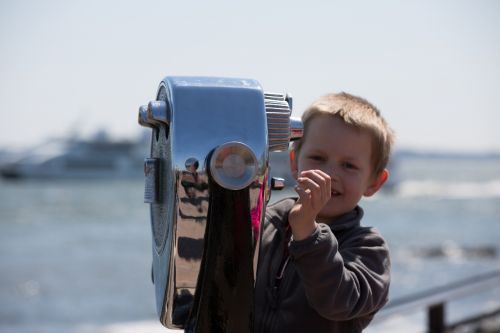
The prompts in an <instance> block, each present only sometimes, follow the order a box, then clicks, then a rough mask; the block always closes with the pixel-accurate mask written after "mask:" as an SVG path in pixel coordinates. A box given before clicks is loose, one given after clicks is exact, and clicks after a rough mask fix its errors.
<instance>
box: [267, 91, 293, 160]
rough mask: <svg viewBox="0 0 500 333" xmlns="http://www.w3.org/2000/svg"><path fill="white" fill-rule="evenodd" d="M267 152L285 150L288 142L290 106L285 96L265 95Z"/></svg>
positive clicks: (276, 94)
mask: <svg viewBox="0 0 500 333" xmlns="http://www.w3.org/2000/svg"><path fill="white" fill-rule="evenodd" d="M264 97H265V105H266V116H267V131H268V138H269V151H279V150H287V149H288V144H289V142H290V114H291V113H292V111H291V109H290V105H289V103H288V101H287V100H286V98H287V95H286V94H278V93H265V94H264ZM290 103H291V97H290Z"/></svg>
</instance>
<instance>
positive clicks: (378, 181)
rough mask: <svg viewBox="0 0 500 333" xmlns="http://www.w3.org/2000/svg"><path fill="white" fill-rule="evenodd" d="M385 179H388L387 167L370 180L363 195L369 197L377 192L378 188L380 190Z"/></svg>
mask: <svg viewBox="0 0 500 333" xmlns="http://www.w3.org/2000/svg"><path fill="white" fill-rule="evenodd" d="M387 179H389V171H388V170H387V169H384V171H382V172H381V173H380V174H379V175H378V176H377V177H376V178H375V179H373V180H372V182H371V184H370V185H369V186H368V188H367V189H366V191H365V193H363V195H364V196H365V197H371V196H372V195H374V194H375V193H377V192H378V190H380V188H381V187H382V185H384V183H385V182H386V181H387Z"/></svg>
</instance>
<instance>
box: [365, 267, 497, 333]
mask: <svg viewBox="0 0 500 333" xmlns="http://www.w3.org/2000/svg"><path fill="white" fill-rule="evenodd" d="M499 287H500V270H497V271H492V272H489V273H485V274H480V275H476V276H473V277H470V278H467V279H463V280H460V281H456V282H453V283H450V284H448V285H446V286H441V287H436V288H431V289H429V290H425V291H422V292H418V293H415V294H411V295H408V296H404V297H400V298H397V299H394V300H392V301H390V302H389V303H388V304H387V305H386V306H385V307H384V309H383V310H382V311H380V312H379V313H378V314H377V315H376V316H375V319H374V321H373V324H375V325H376V324H377V323H381V322H383V321H386V320H388V319H389V318H391V317H393V316H394V315H401V314H402V313H406V312H408V311H412V310H415V309H426V311H427V330H426V331H427V332H429V333H445V332H453V331H454V330H456V329H457V328H459V327H462V326H464V325H469V324H472V323H477V322H480V321H482V320H484V319H488V318H492V317H496V316H499V315H500V307H497V308H496V309H494V310H492V311H489V312H483V313H480V314H478V315H475V316H471V317H468V318H464V319H462V320H460V321H458V322H454V323H447V322H446V316H445V313H446V311H445V310H446V304H447V303H448V302H450V301H452V300H456V299H462V298H465V297H467V296H470V295H474V294H477V293H479V292H481V291H485V290H488V289H493V288H499Z"/></svg>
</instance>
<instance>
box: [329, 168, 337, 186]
mask: <svg viewBox="0 0 500 333" xmlns="http://www.w3.org/2000/svg"><path fill="white" fill-rule="evenodd" d="M335 170H336V169H334V168H331V169H330V170H329V171H328V172H327V174H328V175H329V176H330V179H331V181H332V183H333V182H338V181H339V174H338V172H336V171H335Z"/></svg>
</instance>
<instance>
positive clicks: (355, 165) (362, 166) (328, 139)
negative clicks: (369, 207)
mask: <svg viewBox="0 0 500 333" xmlns="http://www.w3.org/2000/svg"><path fill="white" fill-rule="evenodd" d="M303 140H304V142H303V144H302V147H301V150H300V152H299V154H298V155H297V156H295V158H294V160H293V161H292V172H293V174H294V176H295V178H297V176H298V175H300V172H302V171H305V170H313V169H319V170H321V171H323V172H325V173H326V174H328V175H329V176H330V178H331V184H332V189H331V198H330V200H329V201H328V202H327V203H326V204H325V206H323V208H322V210H321V211H320V213H319V214H318V217H324V218H335V217H338V216H340V215H342V214H344V213H347V212H349V211H351V210H352V209H354V207H356V205H357V204H358V202H359V201H360V199H361V197H362V196H363V195H364V196H371V195H373V194H374V193H375V192H377V191H378V189H379V188H380V187H381V186H382V185H383V183H384V182H385V180H386V179H387V175H388V174H387V171H384V172H383V173H382V174H381V175H379V176H378V177H375V176H373V167H372V164H371V150H372V148H371V146H372V138H371V136H370V134H369V133H367V132H366V131H362V130H357V129H355V128H353V127H350V126H348V125H346V124H345V123H344V122H343V121H342V120H341V119H339V118H337V117H333V116H328V115H319V116H316V117H314V118H312V119H311V120H310V122H309V124H308V128H307V134H306V137H304V138H303Z"/></svg>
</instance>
